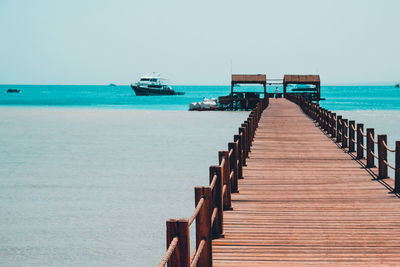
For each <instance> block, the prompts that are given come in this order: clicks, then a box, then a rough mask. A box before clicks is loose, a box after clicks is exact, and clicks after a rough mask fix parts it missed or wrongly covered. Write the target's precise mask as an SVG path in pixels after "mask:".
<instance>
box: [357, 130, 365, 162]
mask: <svg viewBox="0 0 400 267" xmlns="http://www.w3.org/2000/svg"><path fill="white" fill-rule="evenodd" d="M363 132H364V124H362V123H357V159H362V158H363V157H364V149H363V148H362V146H364V136H363V134H362V133H363Z"/></svg>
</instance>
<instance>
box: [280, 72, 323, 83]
mask: <svg viewBox="0 0 400 267" xmlns="http://www.w3.org/2000/svg"><path fill="white" fill-rule="evenodd" d="M283 83H286V84H288V83H293V84H315V83H320V79H319V75H289V74H285V76H283Z"/></svg>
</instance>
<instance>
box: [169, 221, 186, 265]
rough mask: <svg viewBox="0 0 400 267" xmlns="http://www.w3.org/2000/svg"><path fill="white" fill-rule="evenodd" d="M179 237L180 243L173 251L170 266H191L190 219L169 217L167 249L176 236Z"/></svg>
mask: <svg viewBox="0 0 400 267" xmlns="http://www.w3.org/2000/svg"><path fill="white" fill-rule="evenodd" d="M176 236H177V237H178V244H177V246H176V248H175V251H174V253H172V255H171V257H170V259H169V261H168V266H169V267H172V266H173V267H176V266H178V267H189V266H190V242H189V220H188V219H169V220H167V249H168V247H169V244H170V243H171V241H172V239H174V237H176Z"/></svg>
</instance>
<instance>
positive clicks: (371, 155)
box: [286, 94, 400, 193]
mask: <svg viewBox="0 0 400 267" xmlns="http://www.w3.org/2000/svg"><path fill="white" fill-rule="evenodd" d="M286 98H287V99H289V100H291V101H292V102H294V103H296V104H298V105H299V106H300V107H301V108H302V110H303V111H304V112H305V113H306V114H307V115H308V116H310V117H311V118H312V119H314V120H315V121H316V122H317V123H318V125H319V127H320V128H321V129H322V130H323V131H325V132H326V133H327V134H329V135H330V136H331V138H332V139H333V140H334V141H335V142H336V143H338V145H339V146H340V147H341V148H343V149H345V150H346V151H347V152H349V153H355V158H356V159H358V160H361V159H365V167H366V168H369V169H371V168H374V167H376V165H375V162H376V161H377V163H378V173H375V175H376V179H378V180H381V179H386V178H389V176H388V168H391V169H393V171H394V187H393V188H392V189H393V190H392V192H393V193H400V141H396V142H395V147H394V148H390V147H389V146H388V143H387V135H386V134H379V135H377V137H375V129H374V128H367V129H366V131H365V130H364V124H362V123H357V124H356V122H355V121H354V120H348V119H344V118H343V117H342V116H340V115H337V114H336V113H334V112H331V111H329V110H327V109H324V108H321V107H320V106H319V105H318V104H316V103H313V102H311V101H309V100H307V99H305V98H303V97H301V96H296V95H291V94H287V95H286ZM375 148H376V149H375ZM376 151H377V152H376ZM364 152H365V153H364ZM388 152H391V153H395V160H394V161H395V162H394V164H393V163H389V162H388ZM364 155H365V157H364ZM392 178H393V177H392Z"/></svg>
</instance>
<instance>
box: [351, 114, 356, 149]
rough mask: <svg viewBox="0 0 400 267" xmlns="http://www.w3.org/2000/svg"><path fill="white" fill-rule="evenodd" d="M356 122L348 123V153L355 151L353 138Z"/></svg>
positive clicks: (354, 138)
mask: <svg viewBox="0 0 400 267" xmlns="http://www.w3.org/2000/svg"><path fill="white" fill-rule="evenodd" d="M355 128H356V122H355V121H349V152H355V151H356V143H355V140H356V137H355Z"/></svg>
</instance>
